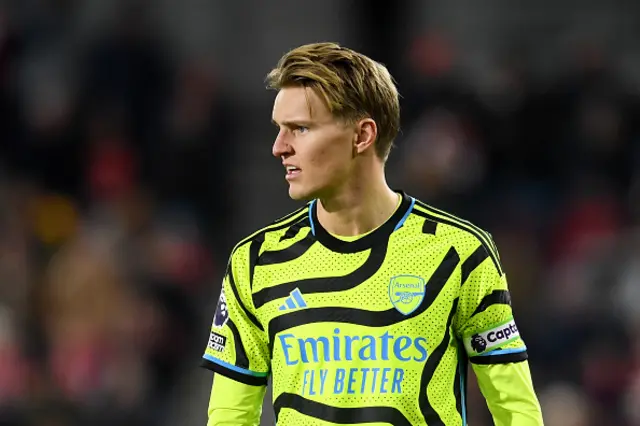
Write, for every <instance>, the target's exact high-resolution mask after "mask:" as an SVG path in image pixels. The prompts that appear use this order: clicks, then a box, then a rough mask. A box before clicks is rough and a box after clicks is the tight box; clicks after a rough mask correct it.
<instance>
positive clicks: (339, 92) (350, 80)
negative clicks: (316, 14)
mask: <svg viewBox="0 0 640 426" xmlns="http://www.w3.org/2000/svg"><path fill="white" fill-rule="evenodd" d="M295 85H301V86H304V87H309V88H311V89H313V90H314V91H315V92H316V93H317V94H318V95H319V96H320V98H321V99H323V100H324V102H325V104H326V105H327V107H328V108H329V111H330V112H331V113H332V114H333V116H334V117H336V118H338V119H343V120H345V121H348V122H355V121H357V120H361V119H363V118H371V119H373V121H375V122H376V125H377V127H378V136H377V138H376V141H375V150H376V154H377V155H378V156H379V157H380V158H381V159H383V160H386V159H387V157H388V156H389V152H390V151H391V147H392V145H393V141H394V139H395V138H396V136H397V134H398V132H399V130H400V104H399V99H398V97H399V96H398V90H397V88H396V85H395V83H394V81H393V78H392V77H391V75H390V74H389V71H388V70H387V68H386V67H385V66H384V65H382V64H380V63H378V62H375V61H374V60H372V59H371V58H369V57H367V56H365V55H363V54H361V53H358V52H356V51H354V50H351V49H348V48H345V47H342V46H340V45H338V44H337V43H313V44H306V45H303V46H300V47H297V48H295V49H293V50H291V51H289V52H288V53H286V54H285V55H284V56H283V57H282V58H281V59H280V61H278V64H277V66H276V68H274V69H273V70H271V72H269V74H268V75H267V86H268V87H269V88H271V89H276V90H280V89H282V88H284V87H287V86H295Z"/></svg>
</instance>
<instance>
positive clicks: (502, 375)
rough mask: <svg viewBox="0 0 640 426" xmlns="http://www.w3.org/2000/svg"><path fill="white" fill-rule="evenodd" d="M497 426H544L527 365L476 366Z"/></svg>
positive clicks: (475, 369)
mask: <svg viewBox="0 0 640 426" xmlns="http://www.w3.org/2000/svg"><path fill="white" fill-rule="evenodd" d="M473 371H474V373H475V375H476V377H477V378H478V386H479V387H480V391H481V392H482V395H483V396H484V397H485V400H486V401H487V406H488V408H489V411H491V414H492V416H493V420H494V423H495V424H496V426H511V425H518V426H541V425H542V424H543V420H542V411H541V409H540V403H539V402H538V398H537V397H536V393H535V390H534V387H533V382H532V380H531V373H530V371H529V364H528V362H526V361H524V362H519V363H508V364H496V365H473Z"/></svg>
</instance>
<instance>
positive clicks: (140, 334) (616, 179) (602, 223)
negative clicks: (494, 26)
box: [0, 1, 640, 426]
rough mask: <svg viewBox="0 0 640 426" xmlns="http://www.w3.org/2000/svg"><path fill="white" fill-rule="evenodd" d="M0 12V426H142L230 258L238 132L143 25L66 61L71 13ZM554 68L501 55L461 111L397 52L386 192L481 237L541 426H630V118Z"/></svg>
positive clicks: (439, 53) (442, 75)
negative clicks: (536, 68) (397, 125)
mask: <svg viewBox="0 0 640 426" xmlns="http://www.w3.org/2000/svg"><path fill="white" fill-rule="evenodd" d="M26 3H34V4H35V3H37V2H26ZM26 3H25V4H26ZM4 4H5V3H2V2H0V425H2V426H4V425H11V426H27V425H28V426H36V425H37V426H48V425H56V426H59V425H60V426H62V425H64V426H67V425H68V426H75V425H89V424H90V425H98V426H99V425H103V424H104V425H112V424H118V425H123V426H124V425H141V426H145V425H163V424H166V414H167V413H166V409H167V407H169V406H171V399H172V398H174V397H175V391H174V390H175V387H176V386H177V382H178V381H179V380H180V378H179V376H180V374H181V372H182V371H183V370H184V368H185V365H191V363H193V364H194V367H195V362H197V359H198V357H199V354H200V352H201V351H202V348H203V344H204V342H205V339H206V329H207V328H208V321H209V318H210V316H211V312H209V311H208V309H210V307H211V301H213V299H215V297H216V294H217V292H218V288H219V283H218V282H219V279H220V277H221V272H222V269H223V268H224V263H225V262H226V256H227V254H228V250H229V248H230V246H231V245H232V243H233V242H234V240H236V239H238V237H239V235H234V234H233V232H232V229H233V227H232V226H231V225H230V224H231V223H232V221H233V217H232V216H231V214H230V212H231V211H232V210H233V208H234V207H237V206H239V205H240V202H239V201H240V195H239V194H237V193H236V192H235V191H234V186H233V181H232V180H231V176H232V171H233V169H235V168H236V167H234V165H235V166H237V165H238V164H239V153H238V152H237V150H236V149H235V147H236V146H238V145H240V146H242V143H244V142H242V141H239V140H238V136H237V135H236V134H235V133H234V129H235V128H237V124H234V123H238V122H241V117H240V116H239V114H238V113H237V112H234V108H233V107H232V105H231V103H230V102H229V101H228V99H226V98H225V95H223V90H221V87H222V86H223V85H224V82H221V81H218V80H217V79H216V72H215V69H212V68H211V67H210V66H209V64H208V62H206V61H199V60H193V59H189V60H185V59H184V58H179V57H173V56H172V55H170V54H168V53H167V52H168V50H167V49H166V47H165V46H163V44H162V42H161V41H160V40H157V39H155V38H154V37H153V35H154V34H155V33H154V31H153V30H150V29H149V28H148V27H147V26H146V25H147V23H146V20H145V13H144V12H145V10H144V9H141V8H136V7H127V8H123V10H122V11H121V12H120V13H121V15H119V18H118V19H117V20H116V22H117V25H114V26H112V27H110V29H109V31H106V32H99V33H96V34H95V35H94V37H92V38H89V39H82V40H78V39H76V38H74V37H73V35H71V34H70V33H69V30H68V26H67V24H68V23H67V22H66V21H65V16H68V14H66V13H65V5H67V4H72V2H64V1H59V2H41V3H38V4H39V6H38V7H37V8H32V9H30V10H29V12H28V13H27V12H24V11H23V12H24V13H23V15H21V16H22V18H21V19H20V20H17V19H14V18H15V15H12V14H10V13H9V10H10V8H4V7H3V5H4ZM47 5H48V6H47ZM47 7H49V9H47ZM11 10H12V11H15V9H11ZM287 47H291V46H287ZM574 53H575V58H574V59H575V60H574V61H573V62H572V63H571V66H569V67H566V66H565V67H558V69H556V70H554V72H555V73H554V78H552V79H545V80H540V79H537V78H536V77H535V75H532V73H531V72H530V67H529V66H528V64H527V61H526V59H527V58H526V55H522V54H521V53H520V52H518V51H509V52H508V53H507V54H505V55H504V56H503V57H502V58H501V59H500V60H496V61H495V68H494V70H493V72H492V79H491V81H490V84H488V85H485V86H483V87H482V88H481V89H479V88H478V87H477V86H475V85H474V84H473V82H471V81H468V80H467V79H465V78H460V76H459V74H457V73H456V72H455V70H456V61H455V57H454V55H453V54H452V48H451V46H449V45H447V43H446V42H445V41H444V40H442V39H441V38H439V37H437V36H436V35H433V34H432V35H430V36H429V37H426V38H424V39H419V40H417V41H416V43H415V46H413V47H412V49H410V50H408V51H407V52H406V56H407V57H408V58H409V59H410V61H409V63H410V64H411V67H412V70H413V77H412V78H405V79H401V80H400V90H401V92H402V94H403V99H402V102H403V114H404V116H403V134H402V135H401V137H400V138H399V139H398V143H397V145H398V146H397V148H396V150H395V151H394V152H393V153H392V157H391V160H390V164H389V174H390V176H392V180H393V181H395V182H397V183H398V185H401V186H402V187H403V189H405V190H406V191H407V192H409V193H411V194H412V195H414V196H416V197H419V198H422V199H423V200H424V201H425V202H427V203H429V204H432V205H434V206H436V207H439V208H442V209H445V210H449V211H451V212H453V213H455V214H457V215H459V216H463V217H465V218H468V219H470V220H472V221H474V222H475V223H476V224H478V225H480V226H482V227H483V228H485V229H487V230H489V231H490V232H491V233H492V235H493V236H494V238H495V240H496V242H497V245H498V248H499V249H500V252H501V256H502V261H503V264H504V269H505V270H506V272H507V274H508V279H509V282H510V285H511V291H512V293H513V299H514V310H515V312H516V318H517V321H518V324H519V327H520V329H521V332H522V334H523V335H524V337H525V340H526V342H527V344H528V347H529V353H530V357H531V368H532V371H533V375H534V381H535V385H536V387H537V389H538V392H539V396H540V399H541V401H542V404H543V411H544V414H545V418H546V422H547V424H548V425H549V426H556V425H559V426H596V425H616V426H634V425H640V368H639V367H640V309H637V306H640V286H639V284H640V140H639V137H640V122H639V121H638V119H637V117H638V116H639V115H638V114H639V112H640V98H639V97H638V95H637V93H634V92H633V90H631V89H630V88H629V87H627V86H626V85H625V83H624V81H623V80H621V79H620V78H619V77H618V76H617V75H616V73H615V72H614V71H615V70H614V69H612V67H611V65H612V64H614V62H615V61H614V59H615V58H610V57H608V56H607V55H606V50H602V49H597V48H596V47H594V46H592V45H584V46H580V47H576V49H575V51H574ZM372 55H373V56H375V52H372ZM275 59H277V58H274V60H275ZM388 65H389V67H390V68H391V69H392V71H393V70H394V68H395V67H401V66H402V64H388ZM265 71H267V70H265ZM268 117H269V114H268V112H266V113H265V118H264V120H265V121H268ZM270 137H271V135H266V136H265V140H267V139H268V138H270ZM264 146H266V147H267V148H265V149H268V145H264ZM257 184H258V183H256V185H257ZM256 190H257V189H256ZM242 196H245V194H242ZM271 219H273V218H270V217H268V218H267V217H265V218H264V221H265V222H266V221H269V220H271ZM203 318H205V320H204V322H203ZM203 330H204V332H203ZM203 374H205V373H203ZM470 390H471V397H470V399H469V404H470V419H471V420H472V421H473V423H472V424H473V425H475V426H483V425H489V424H491V423H490V421H489V419H488V417H487V410H486V408H484V405H483V404H484V403H483V401H482V398H481V396H480V395H479V393H478V391H477V388H476V387H475V386H474V385H473V384H472V386H471V388H470ZM207 391H208V389H204V390H202V389H201V390H199V392H205V393H206V392H207ZM198 409H200V410H202V413H198V415H199V416H200V417H199V418H204V417H203V416H204V412H205V407H204V406H203V407H198ZM196 417H198V416H196Z"/></svg>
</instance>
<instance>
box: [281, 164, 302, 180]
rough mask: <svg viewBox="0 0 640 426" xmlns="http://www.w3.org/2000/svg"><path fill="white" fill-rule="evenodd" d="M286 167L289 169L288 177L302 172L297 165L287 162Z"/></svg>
mask: <svg viewBox="0 0 640 426" xmlns="http://www.w3.org/2000/svg"><path fill="white" fill-rule="evenodd" d="M285 169H286V170H287V179H290V178H294V177H296V176H298V175H299V174H300V172H301V171H302V170H301V169H299V168H298V167H296V166H293V165H290V164H285Z"/></svg>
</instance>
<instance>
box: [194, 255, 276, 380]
mask: <svg viewBox="0 0 640 426" xmlns="http://www.w3.org/2000/svg"><path fill="white" fill-rule="evenodd" d="M241 263H242V259H241V257H240V255H239V254H238V253H237V252H235V253H234V254H233V255H232V256H231V259H230V261H229V267H228V268H227V272H226V274H225V277H224V280H223V282H222V289H221V291H220V297H219V298H218V303H217V305H216V310H215V313H214V315H213V321H212V324H211V332H210V333H209V341H208V342H207V346H206V349H205V352H204V355H203V360H202V366H203V367H205V368H208V369H210V370H212V371H214V372H216V373H218V374H221V375H223V376H226V377H229V378H230V379H233V380H236V381H239V382H242V383H246V384H250V385H265V384H266V383H267V377H268V375H269V370H270V357H269V351H268V345H267V339H266V335H265V332H264V328H263V327H262V325H261V323H260V322H259V321H258V319H257V318H256V316H255V314H254V313H253V312H252V310H251V309H250V307H252V306H253V305H252V304H250V303H246V302H245V300H249V301H250V300H251V298H250V291H251V290H250V284H249V281H248V273H246V272H245V271H243V267H242V265H240V264H241ZM234 266H235V267H234ZM243 295H244V297H243Z"/></svg>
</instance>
